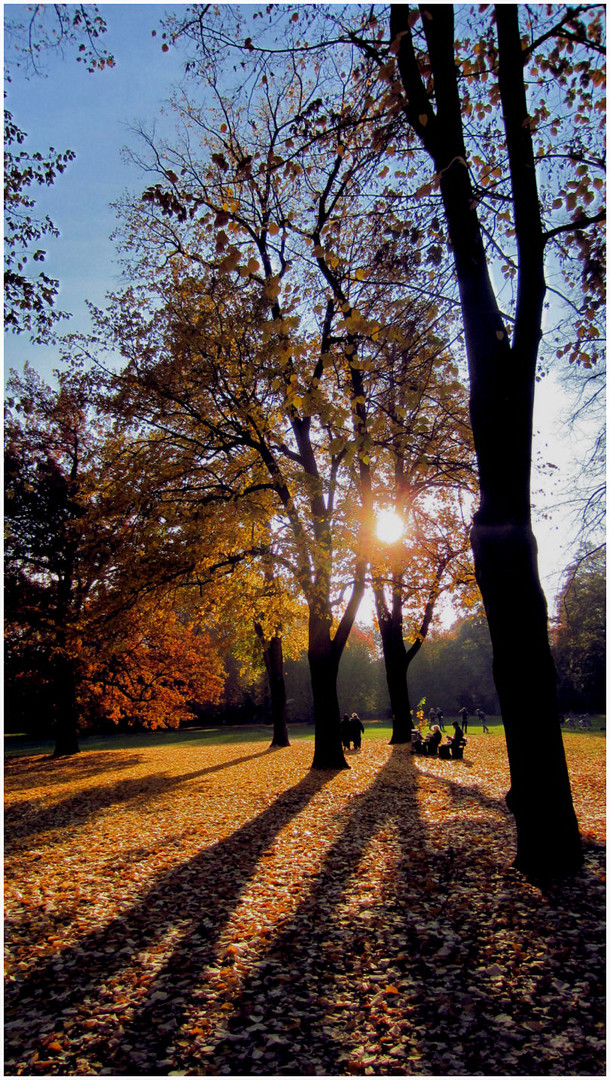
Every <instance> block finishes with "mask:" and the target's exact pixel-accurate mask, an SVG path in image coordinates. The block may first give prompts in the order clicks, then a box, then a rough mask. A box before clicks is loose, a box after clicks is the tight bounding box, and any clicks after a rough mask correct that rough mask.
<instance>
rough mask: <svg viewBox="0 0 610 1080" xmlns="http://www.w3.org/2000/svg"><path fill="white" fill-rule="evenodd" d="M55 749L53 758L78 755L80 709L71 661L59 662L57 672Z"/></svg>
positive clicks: (62, 660)
mask: <svg viewBox="0 0 610 1080" xmlns="http://www.w3.org/2000/svg"><path fill="white" fill-rule="evenodd" d="M55 702H56V710H57V711H56V720H55V749H54V751H53V757H69V756H70V755H72V754H78V753H79V751H80V746H79V745H78V707H77V702H76V681H75V677H74V668H73V665H72V663H71V662H70V660H69V659H65V660H64V659H61V660H59V661H58V663H57V666H56V670H55Z"/></svg>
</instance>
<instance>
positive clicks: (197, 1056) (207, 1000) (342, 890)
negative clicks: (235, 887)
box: [105, 748, 428, 1075]
mask: <svg viewBox="0 0 610 1080" xmlns="http://www.w3.org/2000/svg"><path fill="white" fill-rule="evenodd" d="M413 779H414V772H413V769H412V766H411V760H410V756H408V755H407V754H406V753H405V752H404V749H403V748H394V749H393V750H392V751H391V755H390V759H389V761H388V762H387V764H386V765H385V766H384V767H383V768H382V769H381V770H380V772H379V773H378V775H377V777H376V778H375V781H374V782H373V784H372V785H371V787H370V788H369V789H368V790H367V791H366V792H364V793H363V794H361V795H355V796H353V798H352V799H351V800H350V802H349V804H348V808H347V810H346V811H345V814H344V819H343V821H342V831H341V835H340V837H339V839H338V840H337V841H336V842H335V843H334V844H332V846H331V848H330V850H329V851H328V853H327V855H326V857H325V859H324V861H323V864H322V866H321V868H320V870H319V872H318V873H317V874H316V875H315V877H314V878H313V879H312V883H311V886H310V887H309V888H308V889H307V892H306V896H305V897H304V899H303V900H302V901H301V903H300V905H299V908H298V910H297V912H296V914H295V916H294V918H293V919H292V920H291V921H290V922H289V924H288V925H287V926H286V927H285V928H284V929H282V930H280V932H279V934H278V935H277V936H276V937H275V938H274V939H273V942H272V946H271V948H270V950H269V953H268V955H267V957H266V958H265V959H264V960H262V961H261V962H259V963H258V964H257V965H256V968H255V971H254V973H253V974H252V975H251V976H246V979H245V983H244V984H243V988H242V990H241V992H240V993H239V994H238V996H237V997H236V998H234V999H233V1000H231V999H230V998H229V1000H226V999H224V998H223V997H222V996H220V997H219V998H217V999H216V1000H215V999H214V991H213V988H212V989H211V988H210V985H209V984H208V985H206V979H209V977H210V976H209V973H208V975H207V976H205V974H204V972H203V971H202V969H203V966H204V962H205V961H206V959H207V958H208V956H209V953H207V952H205V950H204V951H203V952H202V945H203V943H204V941H205V938H204V936H202V931H201V927H200V926H198V925H197V924H196V923H193V924H192V925H191V927H189V928H188V930H187V932H186V933H185V934H184V935H183V936H182V937H181V939H180V941H179V942H178V943H177V945H176V948H175V950H174V952H173V953H172V955H171V957H170V958H169V959H168V960H166V962H165V963H164V965H163V967H162V968H161V969H160V970H159V972H158V973H157V974H156V976H155V978H154V980H153V982H152V984H151V986H150V988H149V992H148V994H147V997H146V1000H145V1001H143V1002H142V1005H141V1007H140V1009H139V1010H138V1011H137V1013H136V1014H135V1016H134V1017H133V1018H132V1019H131V1020H130V1023H129V1024H128V1025H126V1026H125V1028H124V1033H123V1038H122V1040H121V1043H120V1045H119V1046H118V1047H117V1048H116V1049H115V1050H114V1051H113V1052H112V1054H111V1056H110V1058H106V1059H105V1063H106V1064H107V1065H108V1066H110V1067H111V1068H112V1070H113V1071H115V1072H118V1073H124V1074H148V1075H163V1074H165V1073H166V1072H167V1070H168V1068H171V1067H172V1066H171V1061H172V1058H173V1057H177V1058H178V1066H177V1067H179V1068H186V1069H187V1071H188V1072H189V1073H190V1072H192V1073H193V1074H196V1075H206V1074H213V1075H215V1074H216V1073H217V1072H219V1071H221V1072H226V1073H230V1074H241V1075H250V1074H257V1073H260V1074H264V1075H278V1074H281V1073H283V1072H292V1073H299V1074H320V1073H323V1074H327V1073H330V1074H335V1073H337V1072H339V1073H342V1072H345V1068H344V1066H345V1064H346V1057H345V1047H346V1039H345V1025H346V1021H347V1030H348V1031H349V1030H350V1023H349V1017H347V1018H346V1017H345V1016H344V1015H342V1016H341V1017H340V1018H339V1024H338V1025H337V1026H336V1027H335V1028H333V1029H332V1030H331V1028H330V1027H329V1024H331V1023H332V1018H329V1013H328V1004H329V1002H328V999H327V997H326V989H327V984H328V983H329V981H330V982H332V979H333V974H334V973H335V972H336V971H337V970H340V969H341V968H342V965H343V966H344V970H345V972H346V976H345V977H346V978H347V974H348V972H349V971H350V964H352V966H353V964H354V963H355V962H356V959H357V958H361V959H362V962H363V965H364V967H366V963H367V957H368V952H367V949H368V936H369V934H370V933H371V931H372V930H373V926H372V925H371V924H370V923H369V922H368V921H367V920H366V919H360V918H358V915H357V913H356V917H355V925H354V926H353V927H350V925H349V924H348V923H347V921H346V920H345V919H344V918H337V913H338V911H339V909H340V907H341V904H342V903H343V902H344V901H345V896H346V892H347V890H348V889H350V888H351V887H352V886H354V883H355V882H357V880H358V875H359V866H360V863H361V860H362V858H363V856H364V855H365V853H366V851H367V849H368V847H369V845H370V844H371V842H372V841H373V840H374V839H375V837H376V836H377V834H378V833H379V831H380V830H381V829H384V828H388V827H391V826H395V827H396V830H397V832H398V834H399V836H400V835H401V834H402V826H403V824H404V822H405V820H408V822H409V830H408V840H407V841H406V842H405V843H403V842H401V841H399V846H400V854H401V858H404V859H406V860H407V861H410V864H411V865H412V867H415V866H420V865H421V864H422V863H425V862H426V861H427V858H428V848H427V844H426V840H425V833H424V829H423V826H422V823H421V819H420V816H419V812H418V803H417V796H416V791H415V785H414V784H413ZM416 872H417V871H416ZM286 887H287V888H289V887H290V886H289V884H288V885H287V886H286ZM215 900H216V897H215ZM385 914H386V913H385V912H384V913H383V915H382V916H380V915H379V913H377V914H376V915H375V916H374V919H375V927H377V926H378V925H379V926H380V925H381V924H382V923H383V922H384V920H385ZM272 916H273V913H272V912H270V917H272ZM388 917H390V918H391V916H388ZM202 961H203V963H202ZM226 962H227V961H225V963H226ZM229 962H230V961H229ZM180 972H182V973H185V972H188V973H189V980H190V981H189V987H188V992H185V993H183V994H182V995H181V996H179V997H178V998H177V997H176V995H175V993H173V992H172V989H171V988H172V987H173V986H175V983H176V978H177V973H180ZM216 974H218V972H216ZM351 974H352V975H353V971H352V972H351ZM202 976H203V979H202ZM162 1002H163V1003H164V1004H162ZM193 1003H199V1007H200V1010H201V1015H202V1016H203V1017H204V1020H203V1023H204V1024H207V1022H208V1020H209V1016H210V1015H211V1014H212V1013H213V1012H216V1014H217V1017H216V1018H217V1020H218V1022H219V1024H220V1028H221V1030H222V1029H224V1030H225V1035H224V1037H222V1036H221V1037H220V1039H218V1037H216V1045H215V1046H214V1048H213V1051H212V1052H210V1053H209V1054H207V1055H206V1056H202V1054H201V1053H200V1052H199V1050H198V1048H197V1040H193V1039H190V1040H188V1039H187V1045H186V1046H180V1047H179V1048H177V1047H176V1046H174V1045H173V1044H174V1042H175V1040H176V1039H177V1038H178V1039H179V1036H180V1028H181V1026H182V1025H183V1024H184V1025H185V1026H186V1027H187V1028H188V1026H189V1023H188V1021H187V1015H188V1013H189V1010H190V1009H191V1007H192V1005H193ZM367 1004H368V1003H367V994H366V993H364V992H363V1007H364V1010H365V1011H366V1008H367ZM227 1010H228V1011H227ZM223 1015H224V1018H225V1019H224V1021H223V1020H222V1019H221V1018H222V1017H223ZM191 1026H192V1025H191ZM199 1030H201V1029H199ZM210 1037H211V1038H212V1039H213V1040H214V1036H213V1035H212V1036H210ZM348 1041H349V1036H348ZM189 1044H190V1046H189ZM253 1055H254V1056H253ZM257 1058H259V1059H260V1060H259V1061H257ZM422 1059H425V1047H424V1048H423V1050H422ZM396 1071H397V1072H402V1071H403V1068H402V1065H401V1067H400V1068H399V1069H397V1070H396Z"/></svg>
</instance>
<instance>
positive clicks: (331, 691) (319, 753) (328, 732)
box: [307, 609, 349, 769]
mask: <svg viewBox="0 0 610 1080" xmlns="http://www.w3.org/2000/svg"><path fill="white" fill-rule="evenodd" d="M330 626H331V623H330V618H329V617H328V615H327V614H326V613H317V612H316V611H314V610H311V609H310V615H309V648H308V653H307V656H308V660H309V671H310V675H311V690H312V694H313V708H314V723H315V747H314V756H313V762H312V765H311V767H312V769H349V765H348V764H347V761H346V760H345V755H344V753H343V746H342V743H341V732H340V729H339V720H340V717H339V696H338V693H337V675H338V672H339V658H340V655H341V652H338V651H337V649H336V647H335V642H333V640H332V638H331V635H330ZM341 651H342V650H341Z"/></svg>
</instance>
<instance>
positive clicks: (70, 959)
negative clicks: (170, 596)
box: [5, 735, 605, 1076]
mask: <svg viewBox="0 0 610 1080" xmlns="http://www.w3.org/2000/svg"><path fill="white" fill-rule="evenodd" d="M565 741H566V750H567V755H568V761H569V765H570V772H571V777H572V784H573V791H574V799H575V805H576V811H577V815H578V818H579V822H580V826H581V831H582V833H583V837H584V839H585V849H586V851H585V867H584V870H583V872H582V873H581V874H580V875H578V876H576V877H574V878H571V879H569V880H568V881H567V882H565V883H564V884H563V885H562V886H561V887H556V888H549V889H547V890H546V891H541V890H540V889H538V888H537V887H536V886H534V885H532V884H531V883H529V882H527V881H526V880H525V879H524V878H523V877H522V875H521V874H519V873H518V872H516V871H514V870H512V869H511V868H510V866H511V862H512V858H513V856H514V844H515V838H514V829H513V823H512V818H511V816H510V815H509V814H508V812H507V810H506V807H505V804H504V794H505V792H506V790H507V788H508V786H509V784H508V767H507V761H506V752H505V747H504V743H503V740H502V739H501V738H500V737H498V738H494V737H493V736H490V737H489V738H486V737H483V736H482V737H480V738H473V739H471V740H469V747H468V750H469V752H470V753H469V755H468V760H465V761H464V762H457V761H448V762H445V761H440V760H430V761H428V760H426V759H422V758H413V757H411V755H410V754H409V751H408V748H404V747H389V746H387V745H386V744H385V743H384V742H383V741H382V740H380V739H375V738H365V741H364V743H363V748H362V750H361V752H359V753H351V754H350V755H349V762H350V765H351V768H350V770H349V771H343V772H339V773H334V772H328V773H327V772H319V771H316V772H312V771H310V765H311V757H312V744H311V743H307V742H296V743H295V744H294V745H293V746H291V747H288V748H284V749H277V750H269V749H266V748H264V749H261V745H260V743H259V744H254V743H250V744H248V743H244V744H238V745H236V744H232V745H225V746H209V745H206V746H202V747H201V749H199V748H197V747H193V746H192V745H189V746H183V747H175V746H172V747H168V748H167V749H164V748H162V747H155V748H149V749H145V750H137V751H118V750H117V751H100V752H90V753H84V754H82V755H80V756H79V757H78V758H75V759H64V760H59V761H50V760H48V759H47V760H45V759H43V758H40V757H38V758H25V759H23V758H22V759H16V760H15V759H14V760H12V761H10V762H9V763H8V766H7V773H6V781H5V794H6V846H5V853H6V883H5V899H6V931H5V940H6V950H7V957H8V982H7V990H6V997H5V1018H6V1042H5V1072H6V1073H7V1074H9V1075H43V1074H45V1075H105V1074H107V1075H170V1076H171V1075H184V1074H190V1075H203V1076H205V1075H218V1074H220V1075H222V1074H227V1075H228V1074H233V1075H235V1074H238V1075H266V1076H269V1075H282V1074H291V1073H292V1074H295V1073H296V1074H303V1075H328V1074H330V1075H359V1074H368V1075H392V1074H396V1075H441V1076H442V1075H472V1074H483V1075H523V1074H529V1075H604V1074H605V1064H604V1021H605V1010H604V1004H603V994H604V987H605V975H604V941H605V935H604V914H605V894H604V883H605V876H604V873H605V862H604V849H603V840H604V823H605V818H604V794H605V781H604V764H605V740H603V739H601V738H599V737H596V736H587V735H573V736H569V735H568V736H566V740H565Z"/></svg>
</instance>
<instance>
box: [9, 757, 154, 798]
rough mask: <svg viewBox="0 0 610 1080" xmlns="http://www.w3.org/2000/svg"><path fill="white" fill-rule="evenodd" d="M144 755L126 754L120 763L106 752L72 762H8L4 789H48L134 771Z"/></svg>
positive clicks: (60, 759) (47, 760) (73, 759)
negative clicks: (118, 771)
mask: <svg viewBox="0 0 610 1080" xmlns="http://www.w3.org/2000/svg"><path fill="white" fill-rule="evenodd" d="M143 760H144V758H143V755H142V754H138V753H135V754H134V753H127V752H125V753H124V754H122V755H121V758H120V759H119V760H117V757H116V751H114V752H113V756H112V757H110V756H109V753H108V751H107V750H100V751H97V752H93V751H92V752H90V753H87V754H85V755H83V756H80V757H79V756H76V757H70V758H33V759H28V760H27V761H24V759H23V758H22V757H11V758H5V761H4V777H5V788H6V790H9V791H27V790H28V788H39V787H40V786H41V784H44V786H45V788H48V787H50V786H51V785H53V784H67V783H70V782H72V781H74V780H76V779H79V778H80V777H83V776H89V775H93V774H95V773H103V772H108V770H109V769H112V771H113V772H116V771H117V770H118V769H132V768H135V767H136V766H137V765H139V764H140V762H141V761H143Z"/></svg>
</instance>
